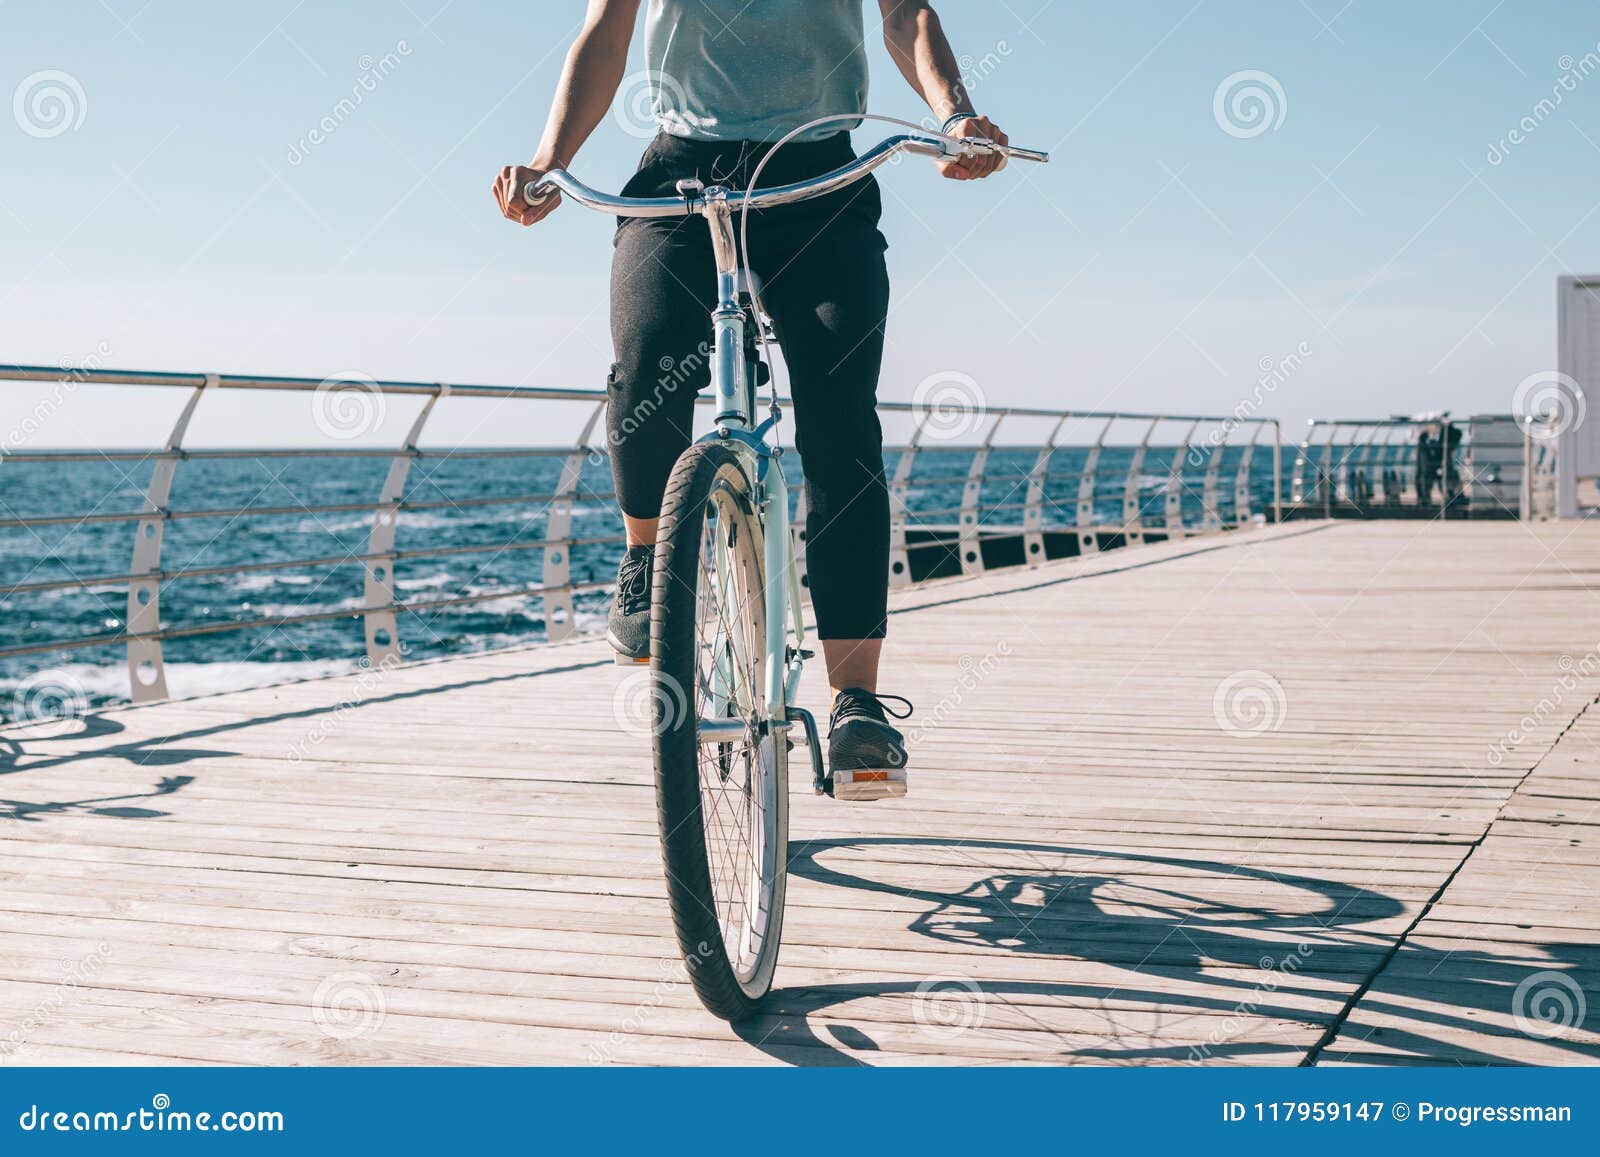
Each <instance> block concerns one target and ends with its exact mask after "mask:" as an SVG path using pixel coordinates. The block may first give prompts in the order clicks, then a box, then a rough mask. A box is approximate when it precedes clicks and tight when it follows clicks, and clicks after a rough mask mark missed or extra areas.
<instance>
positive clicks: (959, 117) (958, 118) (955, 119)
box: [939, 112, 978, 136]
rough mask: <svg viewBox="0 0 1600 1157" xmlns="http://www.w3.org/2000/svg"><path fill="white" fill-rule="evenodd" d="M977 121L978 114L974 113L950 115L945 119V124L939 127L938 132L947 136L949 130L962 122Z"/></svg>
mask: <svg viewBox="0 0 1600 1157" xmlns="http://www.w3.org/2000/svg"><path fill="white" fill-rule="evenodd" d="M977 119H978V114H977V113H975V112H957V113H951V114H950V115H949V116H948V117H946V118H945V122H944V124H943V126H941V127H940V129H939V131H940V132H941V133H944V134H946V135H947V136H948V135H949V133H950V130H951V128H953V127H954V126H956V125H958V124H960V123H961V122H962V121H975V120H977Z"/></svg>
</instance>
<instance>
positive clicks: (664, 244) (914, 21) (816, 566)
mask: <svg viewBox="0 0 1600 1157" xmlns="http://www.w3.org/2000/svg"><path fill="white" fill-rule="evenodd" d="M863 2H864V0H649V10H648V13H647V16H646V20H645V33H644V37H645V44H644V48H645V57H646V62H647V65H648V68H649V77H650V83H651V97H652V109H653V112H654V115H655V119H656V122H657V126H658V128H659V134H658V135H657V136H656V138H655V139H654V140H653V141H652V142H651V143H650V145H649V147H648V148H646V149H645V152H644V155H643V157H642V158H641V160H640V162H639V167H638V171H637V172H636V173H635V175H634V176H633V178H632V179H631V180H630V181H629V182H628V184H627V185H626V186H625V188H624V189H623V195H624V196H632V197H657V196H670V195H672V194H673V193H674V191H675V188H676V185H677V182H678V181H679V180H680V179H682V178H698V179H700V180H701V181H702V182H704V183H705V184H706V185H711V184H720V185H723V186H726V187H729V188H734V189H742V188H745V187H746V185H747V184H748V181H749V178H750V174H751V171H752V170H753V169H754V168H755V166H756V165H757V164H759V163H760V161H761V160H762V158H763V157H765V156H766V153H767V151H768V148H769V147H770V145H771V144H772V142H774V141H776V140H777V139H778V138H779V137H781V136H783V135H784V134H785V133H787V132H788V131H790V130H791V129H795V128H798V127H799V126H800V125H802V124H805V123H806V122H808V121H810V120H812V119H814V118H817V117H822V116H827V115H830V114H850V115H859V114H861V113H863V112H865V111H866V103H867V49H866V43H865V34H864V29H863V13H862V7H863ZM639 6H640V0H589V6H588V12H587V15H586V17H585V20H584V25H583V29H582V31H580V32H579V34H578V37H577V40H576V41H575V43H574V44H573V45H572V48H571V49H570V51H569V52H568V54H567V59H566V65H565V67H564V68H563V70H562V73H561V79H560V82H559V83H558V84H557V86H556V93H555V100H554V103H553V105H552V108H551V111H550V115H549V119H548V121H547V123H546V125H545V129H544V135H543V137H542V138H541V140H540V143H539V147H538V149H537V151H536V152H535V153H534V155H533V159H532V160H530V161H529V162H528V163H527V164H526V165H508V166H506V167H505V168H504V169H502V170H501V172H500V175H499V176H498V177H497V178H496V180H495V183H494V192H495V197H496V199H497V200H498V202H499V204H500V209H501V211H502V212H503V213H504V214H505V216H506V217H508V218H510V219H511V220H513V221H517V222H519V223H521V224H523V225H532V224H534V223H536V222H538V221H541V220H543V219H544V218H545V217H547V216H548V215H549V214H550V213H551V212H552V211H553V210H554V209H555V207H556V206H557V205H558V204H559V203H560V198H559V196H551V197H550V198H548V199H546V200H543V201H541V202H540V203H539V204H536V205H530V204H529V203H528V202H527V201H526V200H525V199H524V197H523V193H522V190H523V188H524V187H525V186H526V184H527V183H528V182H529V181H531V180H537V179H538V178H539V177H541V176H542V175H543V174H544V173H545V172H546V171H548V170H550V169H553V168H566V167H568V166H569V165H570V164H571V162H572V159H573V155H574V154H575V153H576V152H577V151H578V148H579V147H580V146H581V145H582V144H583V142H584V141H585V140H586V139H588V137H589V135H590V133H592V132H593V131H594V129H595V127H596V126H597V125H598V124H599V123H600V121H601V120H602V119H603V118H604V117H605V115H606V112H607V110H608V109H609V107H610V105H611V102H612V100H613V98H614V97H615V96H616V93H617V89H618V87H619V85H620V84H621V82H622V79H623V74H624V72H625V71H626V69H627V58H628V47H629V44H630V42H631V40H632V37H633V30H634V25H635V22H636V19H637V16H638V12H639ZM879 8H880V9H881V11H882V17H883V38H884V43H885V45H886V46H887V48H888V50H889V54H890V56H891V57H892V58H893V60H894V62H895V64H896V65H897V66H898V67H899V69H900V72H901V73H902V74H903V75H904V76H905V79H906V80H907V81H908V82H909V83H910V85H911V87H912V88H913V89H914V90H916V92H917V93H918V95H920V96H921V97H922V98H923V99H924V100H925V101H926V102H927V103H928V106H929V107H930V108H931V109H932V110H933V113H934V115H935V116H936V117H938V118H939V119H940V120H941V122H942V125H943V130H944V131H945V132H947V133H949V134H950V135H952V136H957V137H985V138H988V139H990V140H994V141H997V142H999V143H1001V144H1004V143H1006V142H1007V138H1006V135H1005V134H1004V133H1003V132H1001V131H1000V130H999V129H998V128H997V127H996V126H995V125H994V124H993V123H992V122H990V121H989V120H988V119H987V118H985V117H982V116H979V115H978V113H977V112H976V110H975V109H974V108H973V106H972V103H971V101H970V99H969V97H968V94H967V92H966V89H965V86H964V85H963V84H962V81H961V75H960V68H959V66H958V64H957V61H956V56H955V53H954V52H953V51H952V50H951V48H950V44H949V42H948V41H947V40H946V39H945V35H944V32H943V30H942V28H941V27H940V24H939V18H938V15H937V14H936V13H935V12H934V9H933V5H932V4H930V3H928V2H927V0H879ZM859 123H860V122H859V121H835V122H833V123H830V124H828V125H825V126H819V127H817V128H815V129H812V130H810V131H808V132H806V133H803V134H801V135H800V136H799V137H797V138H796V139H795V141H793V142H792V143H790V144H789V145H786V146H785V147H784V148H783V149H782V150H780V151H779V152H778V153H777V154H776V155H775V156H774V157H773V159H772V162H771V163H770V164H769V165H767V167H766V169H765V170H763V172H762V177H761V180H762V185H763V187H770V186H772V185H777V184H785V183H788V182H790V181H798V180H803V179H805V178H807V177H812V176H816V175H817V174H819V173H824V172H827V171H828V170H830V169H834V168H837V167H838V166H840V165H842V164H845V163H847V162H849V161H850V160H852V159H853V158H854V156H855V154H854V152H853V151H852V149H851V146H850V138H849V131H848V130H849V129H851V128H853V127H855V126H856V125H858V124H859ZM1002 163H1003V160H1002V158H1000V157H999V156H997V155H989V156H982V157H967V158H962V159H960V160H957V161H951V162H947V163H944V164H942V165H941V166H940V168H941V170H942V172H943V174H944V175H945V176H946V177H949V178H951V179H954V180H972V179H975V178H980V177H987V176H988V175H989V174H990V173H992V172H994V171H995V170H996V169H997V168H998V167H999V166H1000V165H1001V164H1002ZM881 209H882V203H881V200H880V195H879V190H878V184H877V182H876V181H875V180H873V179H872V178H868V179H866V180H864V181H861V182H859V183H858V184H855V185H853V186H851V187H849V188H846V189H842V190H840V191H838V192H836V193H832V194H829V195H827V196H825V197H820V198H817V199H814V200H811V201H806V202H803V203H799V204H795V205H785V206H781V207H777V208H771V209H766V210H761V211H759V212H756V213H753V214H752V216H751V220H750V253H749V258H750V264H751V266H752V269H753V272H754V273H755V274H756V276H757V277H759V278H760V279H761V294H762V300H763V303H764V304H765V305H766V306H767V308H768V310H769V312H770V314H771V316H772V321H773V326H774V329H775V331H776V334H777V338H778V342H779V344H780V346H781V347H782V349H783V354H784V361H785V363H786V364H787V366H788V370H789V381H790V391H791V394H792V395H793V398H794V407H795V424H796V435H795V443H796V448H797V449H798V450H799V452H800V456H801V462H802V467H803V469H804V472H805V479H806V500H807V511H808V513H807V522H806V529H807V542H806V560H807V573H808V578H809V584H810V589H811V598H812V606H813V609H814V611H815V614H816V621H817V635H818V637H819V638H820V639H821V640H822V649H823V657H824V659H825V661H826V663H827V667H828V682H829V685H830V688H831V690H832V692H833V711H832V715H831V718H830V721H829V738H828V759H829V764H830V766H831V767H832V768H834V769H835V770H840V769H844V768H848V769H852V770H859V769H885V770H890V771H891V772H892V777H891V778H892V780H893V782H894V784H895V791H894V794H904V770H903V769H904V767H905V763H906V751H905V739H904V736H902V735H901V733H900V732H899V731H898V730H896V729H895V727H894V726H893V725H892V724H891V723H890V722H889V720H888V718H887V717H886V715H885V710H884V705H885V701H886V700H888V701H892V702H898V703H901V704H904V705H905V707H906V708H907V712H909V707H910V704H909V703H907V702H906V701H905V700H904V699H902V698H900V697H899V696H890V695H879V694H878V665H879V658H880V655H881V652H882V647H883V638H884V633H885V625H886V623H885V615H886V604H887V597H888V562H889V497H888V490H887V487H886V486H885V483H884V473H883V434H882V430H881V428H880V427H879V424H878V417H877V411H876V401H877V384H878V371H879V367H880V364H881V361H882V355H883V341H884V321H885V317H886V315H887V312H888V304H889V279H888V272H887V269H886V266H885V263H884V256H883V255H884V249H885V247H886V246H887V242H886V241H885V240H884V238H883V234H882V233H881V232H879V230H878V219H879V216H880V213H881ZM714 269H715V265H714V259H713V255H712V249H711V238H710V234H709V232H708V231H707V229H706V228H705V224H704V223H703V222H701V221H699V220H696V219H694V218H688V217H685V218H683V219H677V218H657V219H643V218H633V219H628V218H624V219H622V220H621V221H619V222H618V225H617V233H616V239H615V252H614V255H613V258H612V266H611V334H612V341H613V344H614V346H615V350H616V361H615V363H614V364H613V365H612V367H611V374H610V378H609V381H608V390H609V393H610V402H609V405H608V417H607V426H608V430H607V434H608V440H609V442H610V446H611V463H612V470H613V473H614V475H615V478H616V490H617V495H618V499H619V502H620V505H621V507H622V512H623V519H624V522H625V523H626V527H627V541H628V547H627V551H626V553H625V555H624V557H623V560H622V564H621V567H620V569H619V570H618V573H617V589H616V595H615V600H614V604H613V606H612V609H611V614H610V618H609V622H608V627H607V636H608V638H609V639H610V642H611V645H612V646H613V647H614V648H615V649H616V651H617V652H618V655H619V657H620V658H622V659H623V660H631V661H636V662H645V661H648V659H649V645H650V584H651V577H652V566H653V556H654V550H655V541H656V529H657V521H658V518H659V515H660V513H661V500H662V496H663V493H664V491H665V489H666V484H667V478H668V475H669V474H670V473H671V470H672V466H673V463H674V462H676V461H677V458H678V456H679V455H680V454H681V453H682V452H683V450H684V449H685V448H686V447H687V446H688V445H689V442H690V429H691V426H692V422H693V410H694V398H695V395H696V393H698V392H699V391H700V390H701V389H702V388H703V387H704V386H705V385H706V384H707V383H708V381H709V377H710V369H709V357H708V354H709V349H710V340H711V328H710V321H709V316H710V312H711V309H712V307H713V306H714V304H715V301H714V297H715V284H716V279H715V277H714ZM890 712H891V714H894V715H895V716H896V718H904V714H905V713H898V712H894V710H893V708H892V707H891V709H890Z"/></svg>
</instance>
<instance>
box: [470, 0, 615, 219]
mask: <svg viewBox="0 0 1600 1157" xmlns="http://www.w3.org/2000/svg"><path fill="white" fill-rule="evenodd" d="M638 15H639V0H589V10H588V13H587V14H586V15H585V17H584V21H583V30H582V31H580V32H579V33H578V38H577V39H576V40H574V41H573V42H572V47H571V48H570V49H569V50H568V51H567V63H566V65H565V67H563V68H562V70H561V80H560V81H559V82H558V83H557V84H556V95H555V100H554V101H553V102H551V105H550V117H549V119H548V120H547V121H546V122H545V126H544V135H543V136H542V137H540V138H539V148H538V149H537V150H536V151H535V152H534V154H533V159H532V160H530V161H529V162H528V163H527V164H526V165H507V166H505V167H504V168H503V169H501V170H500V175H499V176H497V177H496V178H495V179H494V199H495V201H496V203H498V204H499V206H500V212H502V213H504V214H505V215H506V216H507V217H508V218H510V219H511V220H513V221H516V222H518V223H519V224H522V225H532V224H533V223H534V222H536V221H542V220H543V219H544V218H545V217H547V216H549V215H550V213H551V212H553V211H554V210H555V207H556V206H557V205H559V204H560V203H561V196H560V194H558V193H552V194H551V195H550V196H549V197H547V198H545V199H544V200H543V201H541V202H540V203H539V204H537V205H530V204H528V202H527V201H526V200H525V199H524V198H523V196H522V190H523V188H524V187H525V186H526V185H527V183H528V182H529V181H536V180H538V179H539V178H540V177H542V176H544V175H545V173H547V172H548V171H549V170H551V169H564V168H566V167H567V166H568V165H570V164H571V163H572V158H573V156H574V154H576V153H577V151H578V149H579V148H581V147H582V146H583V142H584V141H586V140H588V139H589V134H590V133H592V132H594V130H595V127H596V126H597V125H598V124H599V123H600V122H601V121H602V120H604V119H605V115H606V110H607V109H608V108H610V107H611V101H612V100H613V99H614V98H615V97H616V95H617V88H618V86H619V85H621V84H622V74H623V73H624V72H625V71H626V70H627V67H628V44H629V42H630V41H632V39H633V25H634V21H635V20H636V19H637V18H638Z"/></svg>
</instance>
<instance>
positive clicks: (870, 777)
mask: <svg viewBox="0 0 1600 1157" xmlns="http://www.w3.org/2000/svg"><path fill="white" fill-rule="evenodd" d="M850 778H851V780H852V781H856V782H860V781H866V782H870V783H886V782H887V781H888V779H889V773H888V772H887V771H852V772H851V773H850Z"/></svg>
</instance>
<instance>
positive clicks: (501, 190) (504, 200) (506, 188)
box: [494, 165, 561, 225]
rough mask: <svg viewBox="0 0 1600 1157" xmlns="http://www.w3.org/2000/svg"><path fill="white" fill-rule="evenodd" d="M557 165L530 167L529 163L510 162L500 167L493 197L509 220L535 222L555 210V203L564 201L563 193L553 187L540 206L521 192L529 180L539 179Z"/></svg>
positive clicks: (523, 223) (522, 222)
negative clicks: (516, 163)
mask: <svg viewBox="0 0 1600 1157" xmlns="http://www.w3.org/2000/svg"><path fill="white" fill-rule="evenodd" d="M554 167H555V166H553V165H545V166H543V167H541V168H529V167H528V166H527V165H507V166H506V167H505V168H503V169H501V170H500V175H499V176H498V177H496V178H495V179H494V199H495V202H496V203H497V204H498V205H499V206H500V212H502V213H504V214H505V215H506V218H507V220H511V221H515V222H516V223H517V224H519V225H532V224H535V223H536V222H539V221H543V220H544V219H545V218H546V217H548V216H549V215H550V214H551V213H553V212H555V208H556V206H557V205H559V204H561V194H560V193H558V192H556V191H555V190H554V189H551V190H550V192H549V194H548V195H547V196H546V197H545V199H544V200H542V201H540V202H539V203H538V204H537V205H530V204H528V202H527V199H526V198H525V197H523V195H522V191H523V189H525V188H527V185H528V182H529V181H537V180H539V179H540V178H541V177H543V176H544V175H545V173H546V171H548V170H549V169H551V168H554Z"/></svg>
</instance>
